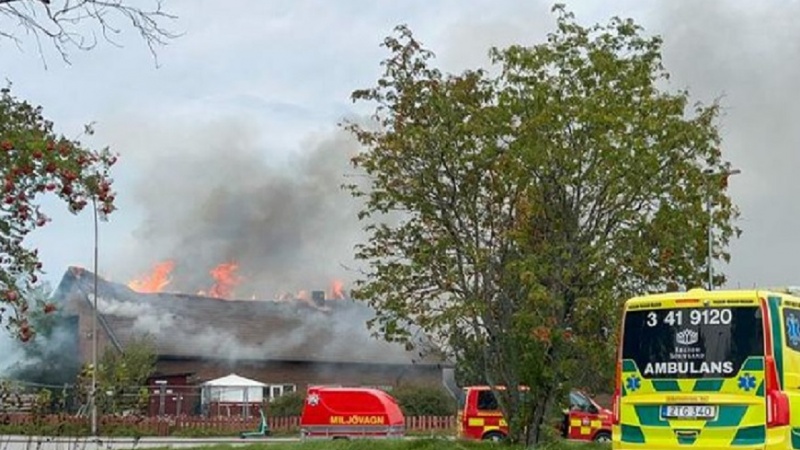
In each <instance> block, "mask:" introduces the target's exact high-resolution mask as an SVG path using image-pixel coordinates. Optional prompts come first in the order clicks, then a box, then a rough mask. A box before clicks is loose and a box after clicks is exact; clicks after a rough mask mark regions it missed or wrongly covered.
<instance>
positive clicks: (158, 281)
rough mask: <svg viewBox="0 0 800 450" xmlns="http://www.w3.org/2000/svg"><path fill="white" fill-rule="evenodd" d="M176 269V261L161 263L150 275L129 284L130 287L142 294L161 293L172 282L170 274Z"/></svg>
mask: <svg viewBox="0 0 800 450" xmlns="http://www.w3.org/2000/svg"><path fill="white" fill-rule="evenodd" d="M174 268H175V261H172V260H167V261H163V262H160V263H158V264H156V265H155V267H153V270H152V271H151V272H150V273H149V274H147V275H145V276H143V277H141V278H137V279H134V280H132V281H131V282H129V283H128V287H129V288H131V289H133V290H134V291H136V292H142V293H152V292H161V291H163V290H164V288H165V287H166V286H167V285H168V284H169V283H170V282H171V281H172V280H171V279H170V277H169V274H170V273H171V272H172V269H174Z"/></svg>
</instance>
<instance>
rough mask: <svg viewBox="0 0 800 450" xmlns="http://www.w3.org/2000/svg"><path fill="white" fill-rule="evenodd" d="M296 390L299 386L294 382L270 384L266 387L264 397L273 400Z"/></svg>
mask: <svg viewBox="0 0 800 450" xmlns="http://www.w3.org/2000/svg"><path fill="white" fill-rule="evenodd" d="M296 391H297V386H296V385H294V384H268V385H267V387H265V388H264V397H265V398H266V399H268V400H269V401H273V400H275V399H276V398H278V397H280V396H282V395H285V394H290V393H292V392H296Z"/></svg>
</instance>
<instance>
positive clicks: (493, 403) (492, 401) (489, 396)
mask: <svg viewBox="0 0 800 450" xmlns="http://www.w3.org/2000/svg"><path fill="white" fill-rule="evenodd" d="M499 408H500V407H499V406H498V405H497V399H496V398H495V396H494V393H492V391H479V392H478V409H479V410H482V411H497V410H498V409H499Z"/></svg>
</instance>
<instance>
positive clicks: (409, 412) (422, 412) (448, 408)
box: [390, 385, 456, 416]
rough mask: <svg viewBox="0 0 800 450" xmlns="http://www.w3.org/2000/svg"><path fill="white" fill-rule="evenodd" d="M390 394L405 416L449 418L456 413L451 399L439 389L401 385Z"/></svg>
mask: <svg viewBox="0 0 800 450" xmlns="http://www.w3.org/2000/svg"><path fill="white" fill-rule="evenodd" d="M390 394H391V395H392V396H393V397H394V398H395V399H396V400H397V403H399V404H400V408H401V409H402V410H403V414H405V415H406V416H451V415H454V414H455V412H456V404H455V401H454V400H453V397H451V396H450V395H449V394H448V393H447V392H445V391H444V390H442V389H440V388H434V387H430V386H413V385H403V386H400V387H398V388H395V389H392V391H391V392H390Z"/></svg>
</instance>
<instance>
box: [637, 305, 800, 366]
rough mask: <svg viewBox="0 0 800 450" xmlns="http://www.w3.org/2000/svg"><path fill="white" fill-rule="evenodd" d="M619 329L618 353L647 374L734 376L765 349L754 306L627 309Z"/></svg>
mask: <svg viewBox="0 0 800 450" xmlns="http://www.w3.org/2000/svg"><path fill="white" fill-rule="evenodd" d="M798 319H800V315H799V316H798ZM623 332H624V334H623V343H622V357H623V358H624V359H632V360H633V361H634V362H636V366H637V367H638V369H639V371H640V372H641V374H642V376H643V377H645V378H720V377H722V378H727V377H732V376H734V375H735V374H736V373H737V372H738V371H739V369H740V368H741V366H742V364H743V363H744V361H745V360H746V359H747V358H748V357H750V356H763V354H764V347H763V342H764V330H763V326H762V322H761V309H760V308H759V307H757V306H736V307H730V308H727V307H726V308H718V307H702V308H674V309H653V310H636V311H627V312H626V313H625V323H624V326H623Z"/></svg>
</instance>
